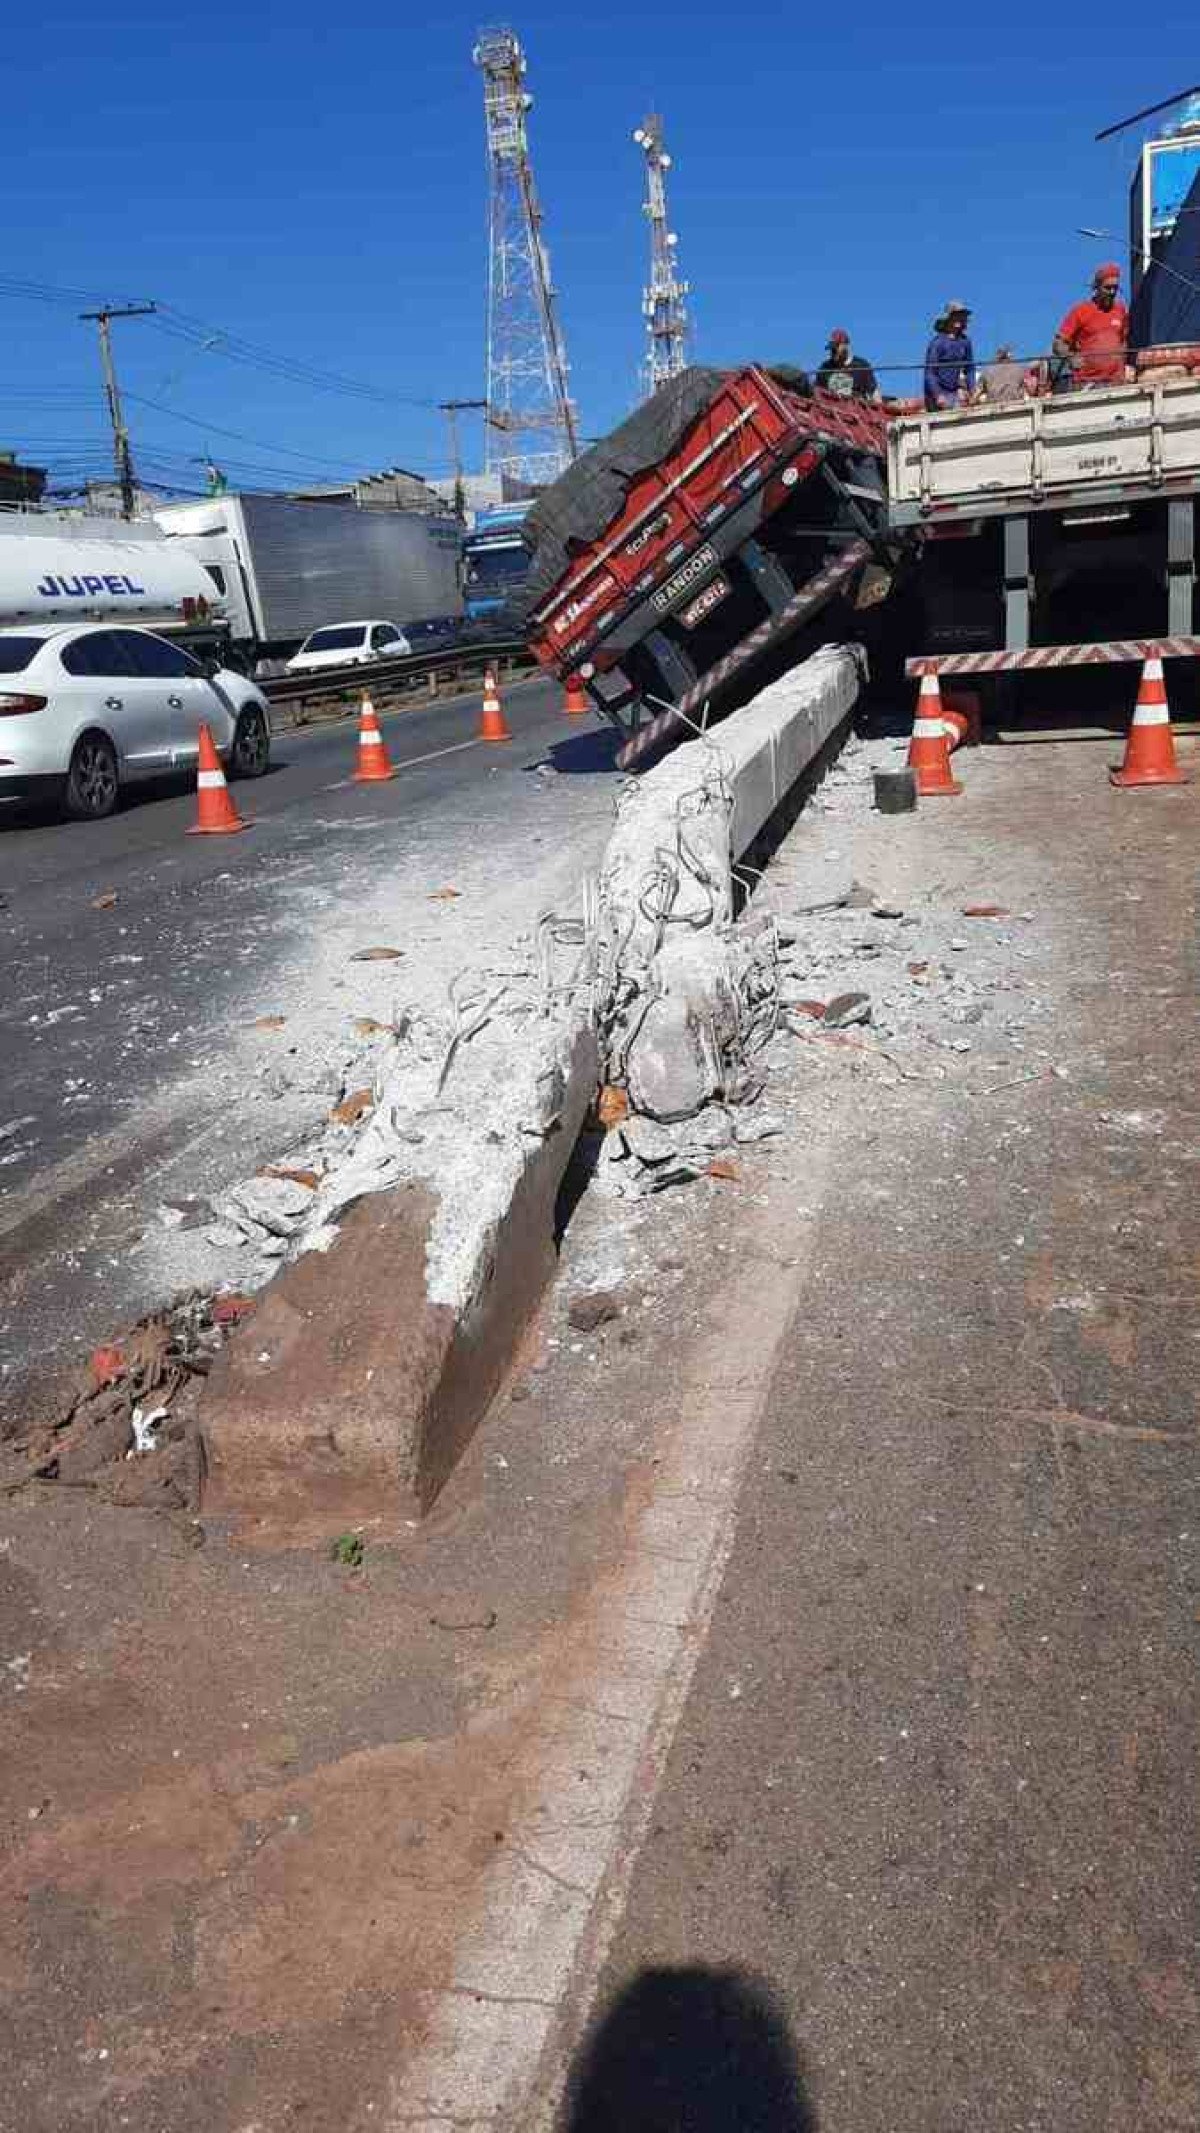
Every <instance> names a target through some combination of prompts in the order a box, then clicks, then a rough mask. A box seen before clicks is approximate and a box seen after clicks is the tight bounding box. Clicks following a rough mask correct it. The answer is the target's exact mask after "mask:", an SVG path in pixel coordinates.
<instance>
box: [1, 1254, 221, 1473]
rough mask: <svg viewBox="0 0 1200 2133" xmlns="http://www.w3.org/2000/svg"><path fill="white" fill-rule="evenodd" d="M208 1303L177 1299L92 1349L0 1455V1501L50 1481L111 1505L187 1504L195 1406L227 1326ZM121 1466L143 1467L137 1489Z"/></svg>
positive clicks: (194, 1456) (194, 1466)
mask: <svg viewBox="0 0 1200 2133" xmlns="http://www.w3.org/2000/svg"><path fill="white" fill-rule="evenodd" d="M218 1301H219V1299H217V1298H214V1297H206V1296H200V1295H191V1296H185V1297H183V1298H181V1299H180V1301H179V1302H178V1303H176V1304H174V1305H172V1306H171V1308H170V1309H169V1310H166V1311H161V1312H157V1313H154V1314H153V1315H152V1316H150V1317H149V1318H145V1319H142V1320H141V1321H140V1322H139V1323H138V1324H137V1325H136V1326H134V1327H132V1328H131V1329H130V1331H129V1332H128V1333H125V1334H123V1335H122V1336H121V1338H120V1340H119V1341H116V1342H112V1343H110V1344H108V1345H107V1346H106V1347H104V1348H99V1349H96V1350H95V1351H94V1353H93V1354H92V1356H91V1357H90V1358H89V1361H88V1363H87V1365H86V1366H85V1367H84V1369H83V1370H81V1371H80V1373H79V1375H78V1378H77V1381H76V1382H75V1383H74V1384H73V1385H72V1386H70V1387H69V1388H68V1390H67V1392H66V1395H65V1396H64V1397H63V1398H62V1399H61V1400H60V1401H59V1402H58V1403H57V1404H56V1405H55V1406H54V1407H53V1408H52V1410H51V1411H50V1412H49V1413H48V1414H46V1415H44V1416H43V1417H39V1418H38V1419H36V1420H34V1421H31V1422H30V1423H29V1424H27V1425H26V1426H25V1427H24V1428H22V1429H19V1430H18V1431H16V1432H15V1433H14V1434H13V1435H12V1436H11V1437H9V1438H8V1439H6V1441H5V1442H4V1444H3V1445H2V1446H0V1495H5V1494H8V1495H11V1494H14V1493H16V1492H17V1491H18V1490H21V1489H24V1488H26V1487H29V1486H31V1485H32V1484H34V1483H37V1484H39V1485H41V1484H45V1483H47V1482H57V1483H58V1484H59V1485H60V1486H62V1487H71V1488H89V1489H94V1490H96V1491H97V1492H98V1493H99V1494H101V1495H103V1496H105V1497H106V1498H107V1499H108V1500H109V1501H111V1502H113V1503H134V1502H137V1503H141V1504H144V1505H148V1506H149V1507H151V1508H157V1509H163V1510H168V1511H178V1510H181V1509H183V1508H184V1507H185V1506H187V1505H188V1504H190V1503H192V1502H193V1501H194V1499H195V1497H196V1494H197V1491H198V1487H199V1465H198V1461H199V1459H200V1453H199V1448H198V1445H197V1441H196V1436H195V1428H194V1416H195V1405H196V1397H197V1394H198V1391H199V1387H200V1385H201V1383H202V1382H203V1380H204V1378H205V1377H206V1376H207V1374H208V1372H209V1370H210V1368H211V1367H212V1364H213V1362H214V1360H215V1358H216V1357H217V1355H218V1354H219V1353H220V1351H221V1349H222V1347H223V1345H224V1343H225V1341H226V1339H227V1337H228V1334H229V1333H230V1331H231V1330H232V1326H233V1323H234V1321H233V1320H228V1321H227V1322H226V1323H221V1322H220V1320H219V1318H218V1315H217V1306H218ZM244 1302H245V1299H239V1304H242V1303H244ZM130 1458H136V1459H137V1460H138V1462H139V1464H141V1463H142V1462H144V1463H145V1466H146V1468H147V1479H146V1485H145V1486H144V1487H143V1485H142V1484H141V1483H139V1484H138V1487H137V1488H136V1489H131V1488H130V1487H129V1485H128V1484H127V1482H126V1479H125V1462H126V1460H128V1459H130Z"/></svg>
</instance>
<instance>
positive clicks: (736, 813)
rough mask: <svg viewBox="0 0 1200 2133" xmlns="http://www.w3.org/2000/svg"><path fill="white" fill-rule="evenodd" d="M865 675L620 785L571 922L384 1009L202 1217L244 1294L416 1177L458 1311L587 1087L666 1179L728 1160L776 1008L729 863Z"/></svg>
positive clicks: (845, 666) (851, 675)
mask: <svg viewBox="0 0 1200 2133" xmlns="http://www.w3.org/2000/svg"><path fill="white" fill-rule="evenodd" d="M860 680H861V662H860V655H858V653H857V652H856V650H855V649H854V648H853V647H851V648H830V649H828V650H826V651H824V652H821V653H817V654H816V655H814V657H813V658H811V659H809V660H807V661H805V662H804V664H803V665H802V666H800V667H798V668H796V669H795V670H794V671H793V672H792V673H791V674H788V675H785V676H784V677H782V679H781V680H780V681H778V682H775V683H774V684H772V685H771V687H769V688H767V689H765V690H763V691H762V693H761V694H760V696H759V697H758V698H756V699H755V702H754V703H753V704H752V705H750V706H748V707H747V708H746V709H745V710H743V711H741V712H739V713H738V715H737V718H736V720H734V721H731V722H730V724H729V725H728V726H726V727H722V728H721V729H720V730H719V732H718V733H717V734H715V735H714V736H712V737H708V736H704V737H701V738H698V739H697V740H695V741H693V742H691V743H688V744H685V746H683V747H682V748H680V749H678V750H676V751H675V752H674V753H673V754H672V755H670V756H669V757H668V758H667V759H666V760H665V761H663V762H662V763H660V764H658V765H657V766H656V767H655V768H654V769H653V770H651V771H650V772H649V773H647V774H646V775H645V776H643V777H642V778H641V779H639V780H637V781H631V782H630V784H629V785H627V786H626V788H625V789H624V791H623V792H622V794H621V798H620V802H619V807H618V820H617V824H616V828H615V831H614V834H613V837H612V839H611V842H610V845H609V848H608V851H607V853H606V856H605V861H604V865H603V868H602V872H601V877H600V881H599V884H598V885H595V884H591V883H588V884H585V887H584V898H583V911H582V915H581V916H580V917H579V918H576V919H569V920H562V919H556V918H554V917H552V916H550V915H547V916H546V917H545V918H544V919H543V921H542V923H541V925H540V926H539V929H538V934H537V937H536V938H535V939H533V938H528V937H527V938H523V939H519V940H518V941H517V942H516V943H515V944H514V945H513V946H512V947H510V948H508V949H507V950H502V949H500V947H499V946H498V948H497V957H496V965H495V967H494V968H492V969H481V970H477V971H468V972H463V973H461V974H460V975H459V977H458V978H457V979H456V980H455V982H454V983H453V985H452V986H451V988H450V998H449V1001H448V1005H447V1009H446V1011H445V1012H444V1013H443V1014H441V1015H431V1014H429V1013H428V1012H425V1011H417V1010H415V1009H411V1010H410V1009H407V1008H405V1007H404V1005H403V1003H401V1002H398V1003H397V1007H396V1011H395V1018H394V1023H393V1026H391V1027H390V1028H387V1029H385V1030H383V1031H381V1032H378V1033H377V1034H376V1036H375V1037H374V1038H373V1040H372V1042H371V1044H370V1045H369V1046H367V1047H366V1048H365V1049H364V1048H361V1047H360V1048H359V1050H358V1051H357V1052H355V1053H353V1054H350V1055H348V1056H347V1057H346V1058H345V1059H344V1060H343V1061H342V1063H341V1068H340V1074H338V1075H335V1077H334V1084H333V1086H332V1087H331V1092H330V1093H331V1094H332V1093H336V1092H337V1089H338V1088H340V1092H341V1100H340V1101H339V1102H338V1103H336V1104H335V1105H334V1106H333V1108H332V1111H331V1115H330V1118H329V1120H328V1122H327V1123H326V1124H325V1126H324V1127H323V1129H322V1131H321V1132H320V1134H319V1135H318V1136H317V1137H316V1138H315V1139H314V1138H311V1137H310V1138H309V1139H308V1140H306V1141H304V1142H303V1143H302V1144H301V1145H300V1146H299V1147H298V1148H296V1149H293V1150H292V1151H291V1152H290V1153H289V1155H288V1157H287V1160H286V1164H284V1163H280V1164H277V1165H275V1166H273V1171H274V1174H273V1175H259V1176H256V1177H253V1178H250V1179H248V1180H245V1181H243V1182H242V1183H240V1184H238V1185H237V1186H235V1187H234V1188H232V1189H231V1190H230V1191H228V1192H227V1193H225V1194H224V1195H222V1197H221V1198H220V1200H219V1201H218V1202H217V1204H216V1206H215V1209H214V1213H215V1216H216V1225H217V1226H216V1228H215V1230H214V1229H212V1228H210V1229H209V1230H208V1232H207V1235H208V1238H209V1240H210V1241H211V1242H214V1243H217V1242H219V1241H221V1240H222V1239H223V1240H224V1241H225V1242H226V1243H227V1244H228V1246H229V1247H230V1249H231V1250H233V1251H236V1252H237V1253H238V1254H239V1258H240V1263H239V1265H238V1269H237V1278H238V1281H239V1283H240V1285H241V1286H243V1287H255V1286H261V1285H262V1283H263V1282H264V1281H266V1280H269V1279H270V1277H271V1275H272V1273H273V1272H275V1271H276V1269H277V1267H278V1266H279V1264H280V1263H281V1262H285V1261H289V1260H292V1259H295V1258H296V1257H298V1256H300V1255H301V1254H305V1253H308V1252H313V1251H318V1252H323V1251H327V1250H328V1249H329V1248H330V1246H331V1245H332V1243H333V1241H334V1239H335V1237H336V1235H337V1232H338V1226H339V1223H340V1221H341V1219H342V1217H343V1216H344V1214H345V1213H346V1212H347V1211H348V1210H349V1209H350V1208H351V1207H352V1206H354V1205H355V1204H356V1203H358V1202H360V1201H361V1200H362V1199H363V1198H364V1197H366V1196H369V1195H371V1194H375V1193H379V1192H384V1191H387V1190H389V1189H391V1188H392V1187H394V1186H396V1185H398V1184H400V1183H402V1182H405V1181H423V1182H425V1183H427V1184H428V1185H429V1186H430V1187H431V1188H432V1189H433V1190H434V1191H435V1192H436V1196H437V1201H438V1211H437V1214H436V1216H435V1218H434V1221H433V1224H432V1227H431V1231H430V1238H429V1252H428V1276H429V1296H430V1299H431V1301H433V1302H435V1303H445V1304H447V1305H449V1306H450V1307H451V1308H452V1309H454V1310H456V1311H461V1310H463V1309H465V1308H467V1307H468V1306H469V1304H470V1302H471V1300H472V1298H473V1297H474V1296H475V1295H476V1294H477V1293H478V1290H479V1286H480V1283H481V1282H484V1281H486V1279H487V1278H488V1270H489V1266H490V1263H491V1253H492V1244H491V1238H492V1235H493V1233H494V1230H495V1227H496V1225H497V1224H498V1223H499V1221H500V1220H501V1218H502V1216H503V1214H504V1211H505V1209H506V1208H507V1207H508V1205H509V1204H510V1202H511V1199H512V1195H513V1192H514V1190H515V1188H516V1185H517V1182H518V1180H519V1178H520V1177H521V1175H522V1174H523V1172H524V1170H525V1168H526V1166H527V1163H528V1160H529V1156H530V1152H531V1150H532V1149H533V1148H534V1147H535V1146H537V1145H538V1144H539V1143H544V1142H546V1141H547V1140H549V1139H550V1138H551V1137H552V1136H558V1135H561V1134H562V1133H565V1132H570V1134H571V1138H572V1139H573V1138H574V1134H575V1133H576V1132H577V1131H578V1128H579V1125H580V1124H581V1123H582V1118H583V1113H584V1111H585V1110H586V1108H587V1105H588V1104H589V1103H590V1102H591V1099H592V1097H593V1096H594V1094H595V1090H596V1088H597V1086H598V1085H599V1082H600V1080H601V1078H602V1076H603V1078H606V1079H608V1080H609V1081H613V1082H617V1083H620V1084H621V1085H622V1086H624V1087H625V1088H626V1089H627V1093H628V1101H629V1108H630V1111H631V1112H632V1113H633V1114H635V1116H636V1117H637V1119H639V1120H640V1121H641V1123H642V1138H641V1143H640V1147H641V1149H642V1150H643V1151H646V1150H648V1149H649V1148H650V1146H651V1143H652V1141H653V1143H654V1145H655V1146H656V1147H663V1146H665V1145H666V1142H665V1141H664V1139H663V1133H662V1131H660V1132H659V1135H658V1138H657V1140H654V1131H653V1129H654V1127H655V1126H657V1127H659V1128H660V1129H666V1128H667V1127H669V1126H672V1125H673V1126H674V1127H675V1128H676V1129H677V1130H675V1131H673V1133H672V1134H671V1137H670V1146H671V1148H672V1149H673V1150H674V1151H675V1154H676V1155H677V1157H678V1164H677V1166H676V1171H677V1174H678V1175H681V1176H685V1175H695V1174H697V1173H698V1171H699V1170H700V1169H702V1168H703V1165H704V1163H705V1162H707V1161H708V1160H710V1159H711V1156H712V1155H713V1153H714V1152H718V1151H719V1149H720V1148H722V1147H728V1146H730V1145H731V1144H732V1143H733V1142H734V1141H735V1140H736V1139H737V1138H738V1131H739V1129H738V1128H736V1127H735V1125H734V1124H733V1122H732V1116H733V1114H732V1110H731V1109H729V1108H726V1107H733V1108H734V1109H736V1108H737V1107H745V1106H746V1105H747V1104H748V1103H750V1102H752V1101H753V1100H754V1099H755V1098H757V1097H758V1096H759V1095H760V1094H761V1091H762V1087H763V1071H762V1066H761V1058H760V1055H761V1053H762V1051H763V1048H764V1046H766V1045H767V1044H768V1043H769V1042H770V1040H771V1038H772V1036H773V1035H774V1033H775V1030H776V1027H777V1023H778V1016H779V1009H780V999H781V994H780V982H781V963H780V956H779V939H778V933H777V929H776V926H775V922H774V919H773V918H772V917H771V916H770V915H769V914H768V915H764V916H759V915H756V914H755V912H754V911H753V910H751V911H748V912H747V913H746V914H745V915H743V916H742V917H740V918H739V917H737V916H735V913H736V909H737V903H738V894H739V886H740V885H742V886H744V885H745V883H746V882H748V881H749V880H750V879H751V878H752V877H750V876H745V877H741V878H739V874H738V868H737V857H738V856H740V854H741V853H743V852H744V851H745V850H746V848H747V846H748V845H749V844H750V843H751V841H752V840H753V838H754V837H755V836H756V835H757V833H758V831H759V830H760V829H761V827H762V825H763V823H764V822H765V821H766V820H767V818H768V817H769V815H770V814H771V813H772V812H773V811H774V808H775V807H776V805H777V804H778V803H779V801H780V800H781V799H782V798H783V797H785V796H786V794H787V792H788V791H789V790H790V789H791V787H792V786H793V785H794V783H795V780H796V777H797V775H798V774H799V772H800V771H801V770H802V769H803V768H804V767H805V766H806V765H807V763H808V762H809V761H810V759H811V758H812V756H813V755H815V754H816V753H818V752H819V749H820V747H821V746H822V745H823V744H824V742H825V740H826V739H827V738H828V737H829V735H830V734H831V733H832V732H834V731H835V730H836V728H837V727H838V726H839V725H840V724H841V723H842V722H843V721H844V719H845V718H846V717H847V715H848V714H849V712H850V710H851V709H852V707H853V704H854V702H855V700H856V698H857V695H858V690H859V686H860ZM356 1099H357V1100H359V1101H358V1109H357V1112H356V1111H355V1103H356ZM638 1130H639V1129H638V1128H637V1127H636V1126H635V1127H631V1129H630V1132H631V1133H632V1135H633V1139H634V1140H635V1141H636V1139H637V1134H638ZM751 1132H752V1129H751V1128H750V1127H749V1125H748V1124H746V1125H744V1127H743V1128H742V1129H741V1136H742V1137H743V1138H749V1137H751ZM612 1149H613V1156H614V1160H615V1161H616V1162H618V1163H620V1162H625V1163H626V1165H627V1167H626V1169H625V1170H624V1171H623V1172H622V1176H623V1178H625V1179H627V1180H628V1179H630V1178H631V1177H632V1174H633V1172H634V1171H641V1170H644V1171H645V1172H646V1173H647V1177H646V1180H645V1189H648V1190H657V1189H660V1187H661V1185H662V1184H663V1183H664V1182H666V1179H667V1177H668V1175H670V1174H672V1173H671V1172H670V1171H669V1170H668V1169H667V1168H665V1167H664V1164H663V1161H662V1159H656V1158H654V1157H648V1158H647V1160H646V1161H645V1162H643V1161H642V1157H641V1154H635V1152H634V1148H633V1146H632V1145H631V1142H630V1138H629V1135H628V1134H627V1135H625V1136H624V1137H623V1140H622V1141H621V1142H620V1143H617V1142H614V1143H613V1144H612ZM614 1189H616V1186H615V1185H614ZM621 1189H626V1188H625V1186H624V1185H622V1186H621ZM247 1261H250V1262H251V1263H250V1264H247Z"/></svg>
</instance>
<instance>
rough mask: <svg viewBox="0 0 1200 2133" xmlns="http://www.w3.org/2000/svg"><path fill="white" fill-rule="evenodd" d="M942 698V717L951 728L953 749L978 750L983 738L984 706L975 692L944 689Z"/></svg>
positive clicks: (950, 737) (950, 736)
mask: <svg viewBox="0 0 1200 2133" xmlns="http://www.w3.org/2000/svg"><path fill="white" fill-rule="evenodd" d="M939 687H940V684H939ZM941 696H942V714H941V715H942V718H943V720H944V721H945V723H946V725H947V726H948V727H950V728H951V732H950V735H949V740H950V746H951V749H954V748H978V746H979V743H980V741H981V739H982V737H983V706H982V704H981V702H980V700H979V697H978V696H977V695H976V693H975V691H974V690H973V689H969V690H968V689H954V690H950V689H943V690H942V691H941Z"/></svg>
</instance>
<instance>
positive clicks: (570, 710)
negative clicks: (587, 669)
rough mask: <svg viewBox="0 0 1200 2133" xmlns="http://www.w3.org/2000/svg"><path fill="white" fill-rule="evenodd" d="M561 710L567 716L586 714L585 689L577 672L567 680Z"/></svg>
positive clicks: (584, 715) (573, 716) (585, 715)
mask: <svg viewBox="0 0 1200 2133" xmlns="http://www.w3.org/2000/svg"><path fill="white" fill-rule="evenodd" d="M563 711H564V713H565V715H566V717H567V718H586V717H587V715H588V700H587V690H586V689H585V688H584V686H583V683H582V682H581V681H580V679H579V676H578V674H572V675H571V676H570V678H569V680H568V682H567V694H566V698H565V701H564V703H563Z"/></svg>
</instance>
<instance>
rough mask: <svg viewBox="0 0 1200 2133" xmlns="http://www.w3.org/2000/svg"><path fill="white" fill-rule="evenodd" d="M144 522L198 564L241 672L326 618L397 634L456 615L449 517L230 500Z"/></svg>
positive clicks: (457, 560)
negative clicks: (384, 625) (380, 622)
mask: <svg viewBox="0 0 1200 2133" xmlns="http://www.w3.org/2000/svg"><path fill="white" fill-rule="evenodd" d="M155 518H156V520H157V523H158V525H159V526H160V527H161V528H162V530H163V532H164V533H166V534H167V535H168V536H169V538H170V540H171V541H172V543H175V544H178V545H179V546H180V547H181V548H183V549H185V550H186V551H188V552H189V553H190V554H191V555H192V556H193V557H194V558H195V559H196V561H197V562H198V563H200V564H202V565H203V567H204V570H205V571H206V572H207V575H208V581H209V586H210V590H211V591H212V592H213V593H214V594H215V595H217V596H219V598H220V599H221V600H223V602H224V603H225V608H226V612H227V613H228V616H229V625H230V633H231V636H232V639H233V644H234V647H235V650H236V651H237V652H238V653H240V655H241V657H242V659H243V660H244V662H245V663H246V664H247V665H249V666H251V667H253V666H254V665H255V664H257V663H258V662H259V661H267V662H272V661H276V660H282V659H285V658H286V657H287V655H288V654H289V653H290V652H294V651H295V650H296V648H297V646H298V645H299V644H301V643H302V642H303V640H304V638H305V637H307V636H308V635H309V634H310V633H311V631H313V630H315V629H320V628H322V627H323V626H324V625H326V624H329V623H337V622H345V621H353V620H356V619H357V618H358V617H360V616H363V615H376V616H379V617H381V618H386V619H387V620H388V621H390V622H395V623H397V624H398V625H399V626H400V628H401V629H403V628H404V626H405V625H406V624H407V623H410V622H427V621H432V620H435V619H436V620H441V619H444V618H447V619H448V618H457V617H458V616H460V615H461V614H462V528H461V526H460V524H459V522H458V520H457V519H456V518H454V517H453V516H451V515H450V514H447V515H446V516H445V517H440V516H432V515H431V516H426V515H424V514H422V513H419V512H413V511H365V510H360V509H358V507H357V506H355V505H353V504H332V503H330V504H325V503H299V502H296V501H294V500H293V499H292V498H290V497H285V496H253V495H241V496H234V495H230V496H214V497H210V498H208V499H206V501H205V502H203V503H192V504H166V505H164V506H163V507H162V509H161V510H159V511H156V513H155Z"/></svg>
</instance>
